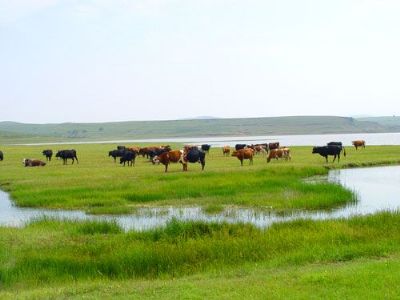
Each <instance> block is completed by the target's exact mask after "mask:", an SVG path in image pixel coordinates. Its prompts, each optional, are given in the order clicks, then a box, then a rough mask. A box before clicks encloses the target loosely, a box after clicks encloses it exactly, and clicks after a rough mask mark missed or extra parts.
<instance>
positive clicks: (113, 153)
mask: <svg viewBox="0 0 400 300" xmlns="http://www.w3.org/2000/svg"><path fill="white" fill-rule="evenodd" d="M124 153H125V150H124V149H117V150H111V151H109V152H108V157H110V156H112V158H114V162H116V161H117V157H121V156H122V155H124Z"/></svg>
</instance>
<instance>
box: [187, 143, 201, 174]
mask: <svg viewBox="0 0 400 300" xmlns="http://www.w3.org/2000/svg"><path fill="white" fill-rule="evenodd" d="M188 163H200V164H201V170H202V171H203V170H204V167H205V165H206V154H205V153H204V152H203V151H201V150H200V149H199V148H198V147H196V146H194V147H190V146H186V147H185V149H184V153H183V159H182V164H183V171H187V170H188Z"/></svg>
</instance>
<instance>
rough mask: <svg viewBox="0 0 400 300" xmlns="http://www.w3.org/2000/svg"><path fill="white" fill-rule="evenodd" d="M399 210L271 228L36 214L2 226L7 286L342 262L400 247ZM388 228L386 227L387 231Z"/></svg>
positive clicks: (0, 259) (0, 260) (2, 273)
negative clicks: (136, 227) (130, 226)
mask: <svg viewBox="0 0 400 300" xmlns="http://www.w3.org/2000/svg"><path fill="white" fill-rule="evenodd" d="M399 228H400V214H399V213H398V212H397V213H380V214H377V215H372V216H367V217H355V218H352V219H349V220H344V219H343V220H336V221H335V220H330V221H317V222H315V221H311V220H297V221H293V222H288V223H282V224H274V225H273V226H272V227H271V228H269V229H268V230H261V229H257V228H255V227H254V226H252V225H248V224H227V223H205V222H194V221H193V222H180V221H177V220H172V221H171V222H169V223H168V224H167V226H166V227H163V228H157V229H152V230H148V231H144V232H136V231H131V232H128V233H125V232H123V231H122V229H121V228H119V226H118V225H117V224H116V223H115V222H104V221H101V222H99V221H90V222H87V221H85V222H71V221H64V222H62V221H56V220H51V219H48V218H47V219H44V220H37V221H35V222H33V223H31V224H30V225H29V226H27V227H26V228H24V229H12V228H0V234H1V236H2V239H1V240H0V280H1V283H2V285H5V286H12V285H14V284H17V283H18V284H20V283H24V285H26V286H36V285H41V284H44V283H54V282H60V281H75V280H83V279H96V278H108V279H118V280H120V279H128V278H158V277H160V278H163V277H181V276H185V275H188V274H193V273H198V272H205V271H209V270H213V269H220V268H225V267H238V266H240V265H241V264H245V263H254V262H263V263H264V264H267V265H268V266H269V267H273V268H281V267H284V266H293V265H298V266H301V265H305V264H310V263H328V262H329V263H337V262H344V261H349V260H354V259H358V258H372V257H386V256H388V255H391V254H393V253H399V251H400V229H399ZM382 232H385V234H382Z"/></svg>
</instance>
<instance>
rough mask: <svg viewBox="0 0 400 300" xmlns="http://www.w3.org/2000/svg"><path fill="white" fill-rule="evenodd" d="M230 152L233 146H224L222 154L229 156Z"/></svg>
mask: <svg viewBox="0 0 400 300" xmlns="http://www.w3.org/2000/svg"><path fill="white" fill-rule="evenodd" d="M230 153H231V147H229V146H224V147H222V155H224V156H229V154H230Z"/></svg>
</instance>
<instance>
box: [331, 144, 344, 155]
mask: <svg viewBox="0 0 400 300" xmlns="http://www.w3.org/2000/svg"><path fill="white" fill-rule="evenodd" d="M326 145H327V146H338V147H339V148H340V149H343V156H346V149H345V148H344V146H343V144H342V142H329V143H327V144H326Z"/></svg>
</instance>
